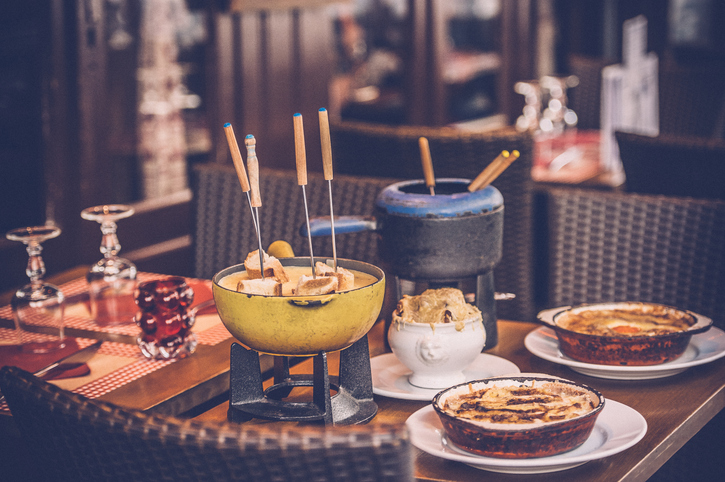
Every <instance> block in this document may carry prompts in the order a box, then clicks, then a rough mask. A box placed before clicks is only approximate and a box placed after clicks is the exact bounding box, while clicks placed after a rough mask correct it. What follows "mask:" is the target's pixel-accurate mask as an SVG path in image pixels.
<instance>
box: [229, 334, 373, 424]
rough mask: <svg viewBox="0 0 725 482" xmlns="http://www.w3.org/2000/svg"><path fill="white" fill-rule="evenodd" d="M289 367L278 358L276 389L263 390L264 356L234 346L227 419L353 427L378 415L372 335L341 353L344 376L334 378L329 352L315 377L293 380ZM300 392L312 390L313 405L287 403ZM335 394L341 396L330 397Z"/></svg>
mask: <svg viewBox="0 0 725 482" xmlns="http://www.w3.org/2000/svg"><path fill="white" fill-rule="evenodd" d="M289 361H290V357H280V356H275V358H274V384H273V385H272V386H270V387H269V388H267V389H266V390H262V382H263V379H262V370H261V367H260V364H259V354H258V353H257V352H255V351H253V350H248V349H246V348H244V347H243V346H241V345H239V344H238V343H234V344H232V349H231V356H230V380H229V383H230V389H229V410H228V412H227V418H228V419H229V420H231V421H233V422H244V421H247V420H250V419H252V418H264V419H270V420H293V421H300V422H324V423H325V424H326V425H330V424H333V423H334V424H335V425H352V424H357V423H364V422H367V421H368V420H370V419H372V418H373V417H374V416H375V414H376V413H377V412H378V406H377V404H376V403H375V402H374V401H373V383H372V378H371V371H370V354H369V351H368V338H367V335H366V336H363V337H362V338H361V339H360V340H358V341H357V342H355V343H354V344H353V345H352V346H351V347H349V348H347V349H345V350H342V351H341V352H340V373H339V376H330V374H329V372H328V366H327V353H326V352H320V353H319V354H318V355H316V356H315V358H314V362H313V366H314V368H313V374H312V375H291V374H290V372H289V368H290V364H289ZM295 387H312V390H313V395H312V401H311V402H291V401H285V400H283V399H284V398H285V397H287V396H288V395H289V394H290V392H291V391H292V389H293V388H295ZM330 389H332V390H336V391H337V393H336V394H335V395H332V396H331V395H330Z"/></svg>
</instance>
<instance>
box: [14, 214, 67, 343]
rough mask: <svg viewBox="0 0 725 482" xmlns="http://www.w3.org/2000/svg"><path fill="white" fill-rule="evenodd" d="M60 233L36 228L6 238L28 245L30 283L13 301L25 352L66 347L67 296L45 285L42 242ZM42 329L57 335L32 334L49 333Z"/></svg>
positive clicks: (28, 228)
mask: <svg viewBox="0 0 725 482" xmlns="http://www.w3.org/2000/svg"><path fill="white" fill-rule="evenodd" d="M59 234H60V228H58V227H55V226H32V227H26V228H17V229H13V230H11V231H8V232H7V234H6V235H5V236H6V237H7V238H8V239H9V240H11V241H20V242H21V243H23V244H25V246H26V248H25V249H26V251H27V252H28V267H27V268H26V269H25V273H26V274H27V275H28V278H30V283H29V284H27V285H25V286H23V287H22V288H20V289H19V290H18V291H16V292H15V295H13V299H12V301H11V302H10V305H11V306H12V310H13V316H14V318H15V328H16V329H17V332H18V338H19V342H20V344H21V346H22V349H23V351H30V352H33V353H48V352H51V351H53V350H58V349H61V348H64V347H65V340H64V336H63V312H64V310H65V296H64V295H63V292H62V291H61V290H60V288H58V287H57V286H55V285H52V284H49V283H44V282H43V276H44V275H45V263H44V262H43V258H42V256H41V252H42V251H43V247H42V245H41V243H43V241H45V240H46V239H51V238H55V237H56V236H58V235H59ZM39 327H40V328H41V329H40V330H39V329H38V328H39ZM42 327H46V328H51V329H52V331H53V336H52V337H39V336H38V335H31V334H30V333H29V331H43V332H45V331H46V330H42ZM56 330H57V331H56Z"/></svg>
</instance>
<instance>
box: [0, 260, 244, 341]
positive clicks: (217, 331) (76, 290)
mask: <svg viewBox="0 0 725 482" xmlns="http://www.w3.org/2000/svg"><path fill="white" fill-rule="evenodd" d="M163 278H168V275H163V274H157V273H146V272H139V273H138V274H137V279H138V281H139V283H143V282H145V281H152V280H155V279H163ZM189 284H190V285H191V286H192V288H195V291H198V290H200V289H202V288H206V289H208V290H209V293H210V292H211V281H208V280H201V279H196V278H189ZM60 289H61V291H62V292H63V294H64V295H65V297H66V298H73V297H75V296H78V295H82V294H84V293H86V292H87V290H88V283H87V282H86V280H85V279H83V278H79V279H76V280H73V281H69V282H68V283H63V284H62V285H60ZM207 297H208V296H207ZM200 301H203V300H201V299H198V301H197V303H198V302H200ZM0 318H3V319H6V320H12V319H13V312H12V309H11V307H10V305H6V306H3V307H0ZM64 324H65V326H66V327H67V328H75V329H78V330H84V331H89V332H99V333H110V334H117V335H126V336H133V337H135V336H136V335H137V334H138V333H139V329H138V327H137V326H136V324H135V323H125V324H120V325H112V326H99V325H98V324H96V323H95V322H94V321H93V320H92V319H91V318H90V315H89V314H88V312H87V310H71V309H69V307H66V315H65V317H64ZM194 331H195V333H196V334H197V337H198V342H199V343H200V344H202V345H216V344H217V343H220V342H222V341H224V340H226V339H227V338H229V337H230V336H231V334H230V333H229V332H228V331H227V329H226V328H225V327H224V325H223V324H222V323H221V320H219V323H217V324H214V325H213V326H210V327H208V328H206V329H205V330H203V331H197V330H194Z"/></svg>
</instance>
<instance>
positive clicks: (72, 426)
mask: <svg viewBox="0 0 725 482" xmlns="http://www.w3.org/2000/svg"><path fill="white" fill-rule="evenodd" d="M0 387H1V388H2V392H3V394H4V395H5V397H6V399H7V402H8V404H9V406H10V409H11V411H12V415H13V419H14V421H15V423H16V424H17V426H18V427H19V430H20V433H21V434H22V437H23V440H24V442H25V444H26V446H27V450H28V451H29V452H30V455H31V457H32V458H33V460H35V461H37V466H36V468H37V469H39V471H41V472H42V473H41V474H40V478H41V480H109V481H111V480H119V481H124V482H126V481H131V480H133V481H146V480H148V481H154V482H156V481H159V480H169V481H185V480H200V481H209V480H223V481H227V480H248V481H258V480H265V481H270V482H271V481H280V482H289V481H304V482H309V481H333V480H335V481H343V480H344V481H370V482H374V481H391V482H393V481H394V482H397V481H400V480H413V477H412V455H411V454H412V453H411V446H410V442H409V440H408V437H407V433H406V431H405V428H404V427H403V426H392V425H371V426H355V427H334V428H327V429H325V428H324V427H318V426H309V427H299V426H296V427H290V428H280V429H278V430H274V431H273V430H270V429H269V428H266V429H264V428H259V427H257V428H252V427H249V428H247V427H244V426H243V425H242V426H239V425H232V424H229V423H218V424H212V423H209V422H205V423H201V422H198V421H194V420H181V419H176V418H171V417H162V416H157V415H151V414H146V413H143V412H139V411H134V410H126V409H123V408H119V407H117V406H114V405H111V404H109V403H104V402H99V401H95V400H88V399H86V398H84V397H82V396H80V395H76V394H73V393H71V392H67V391H65V390H62V389H60V388H58V387H56V386H54V385H51V384H49V383H46V382H44V381H42V380H40V379H38V378H36V377H34V376H33V375H31V374H30V373H28V372H25V371H23V370H20V369H19V368H16V367H4V368H3V369H2V370H0ZM30 473H31V471H28V472H26V475H27V474H30ZM5 475H7V472H6V473H5ZM5 480H8V479H5ZM26 480H27V478H26Z"/></svg>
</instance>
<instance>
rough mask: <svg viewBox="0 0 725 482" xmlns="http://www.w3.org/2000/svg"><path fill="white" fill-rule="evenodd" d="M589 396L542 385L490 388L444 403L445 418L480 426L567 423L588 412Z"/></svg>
mask: <svg viewBox="0 0 725 482" xmlns="http://www.w3.org/2000/svg"><path fill="white" fill-rule="evenodd" d="M595 400H596V399H592V397H591V394H590V392H588V391H586V390H584V389H577V387H572V386H570V385H566V384H559V383H552V382H544V383H541V384H539V385H538V386H533V387H518V386H505V387H492V388H483V389H480V390H475V391H474V390H472V389H471V391H470V392H469V393H465V394H462V395H459V396H451V397H449V398H448V399H446V401H445V403H444V405H443V407H442V408H443V410H444V411H445V412H447V413H448V414H450V415H452V416H454V417H459V418H464V419H468V420H473V421H479V422H491V423H501V424H525V423H534V422H555V421H559V420H567V419H571V418H574V417H578V416H580V415H584V414H586V413H589V412H591V411H592V410H594V409H595V408H596V407H597V404H598V402H595Z"/></svg>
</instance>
